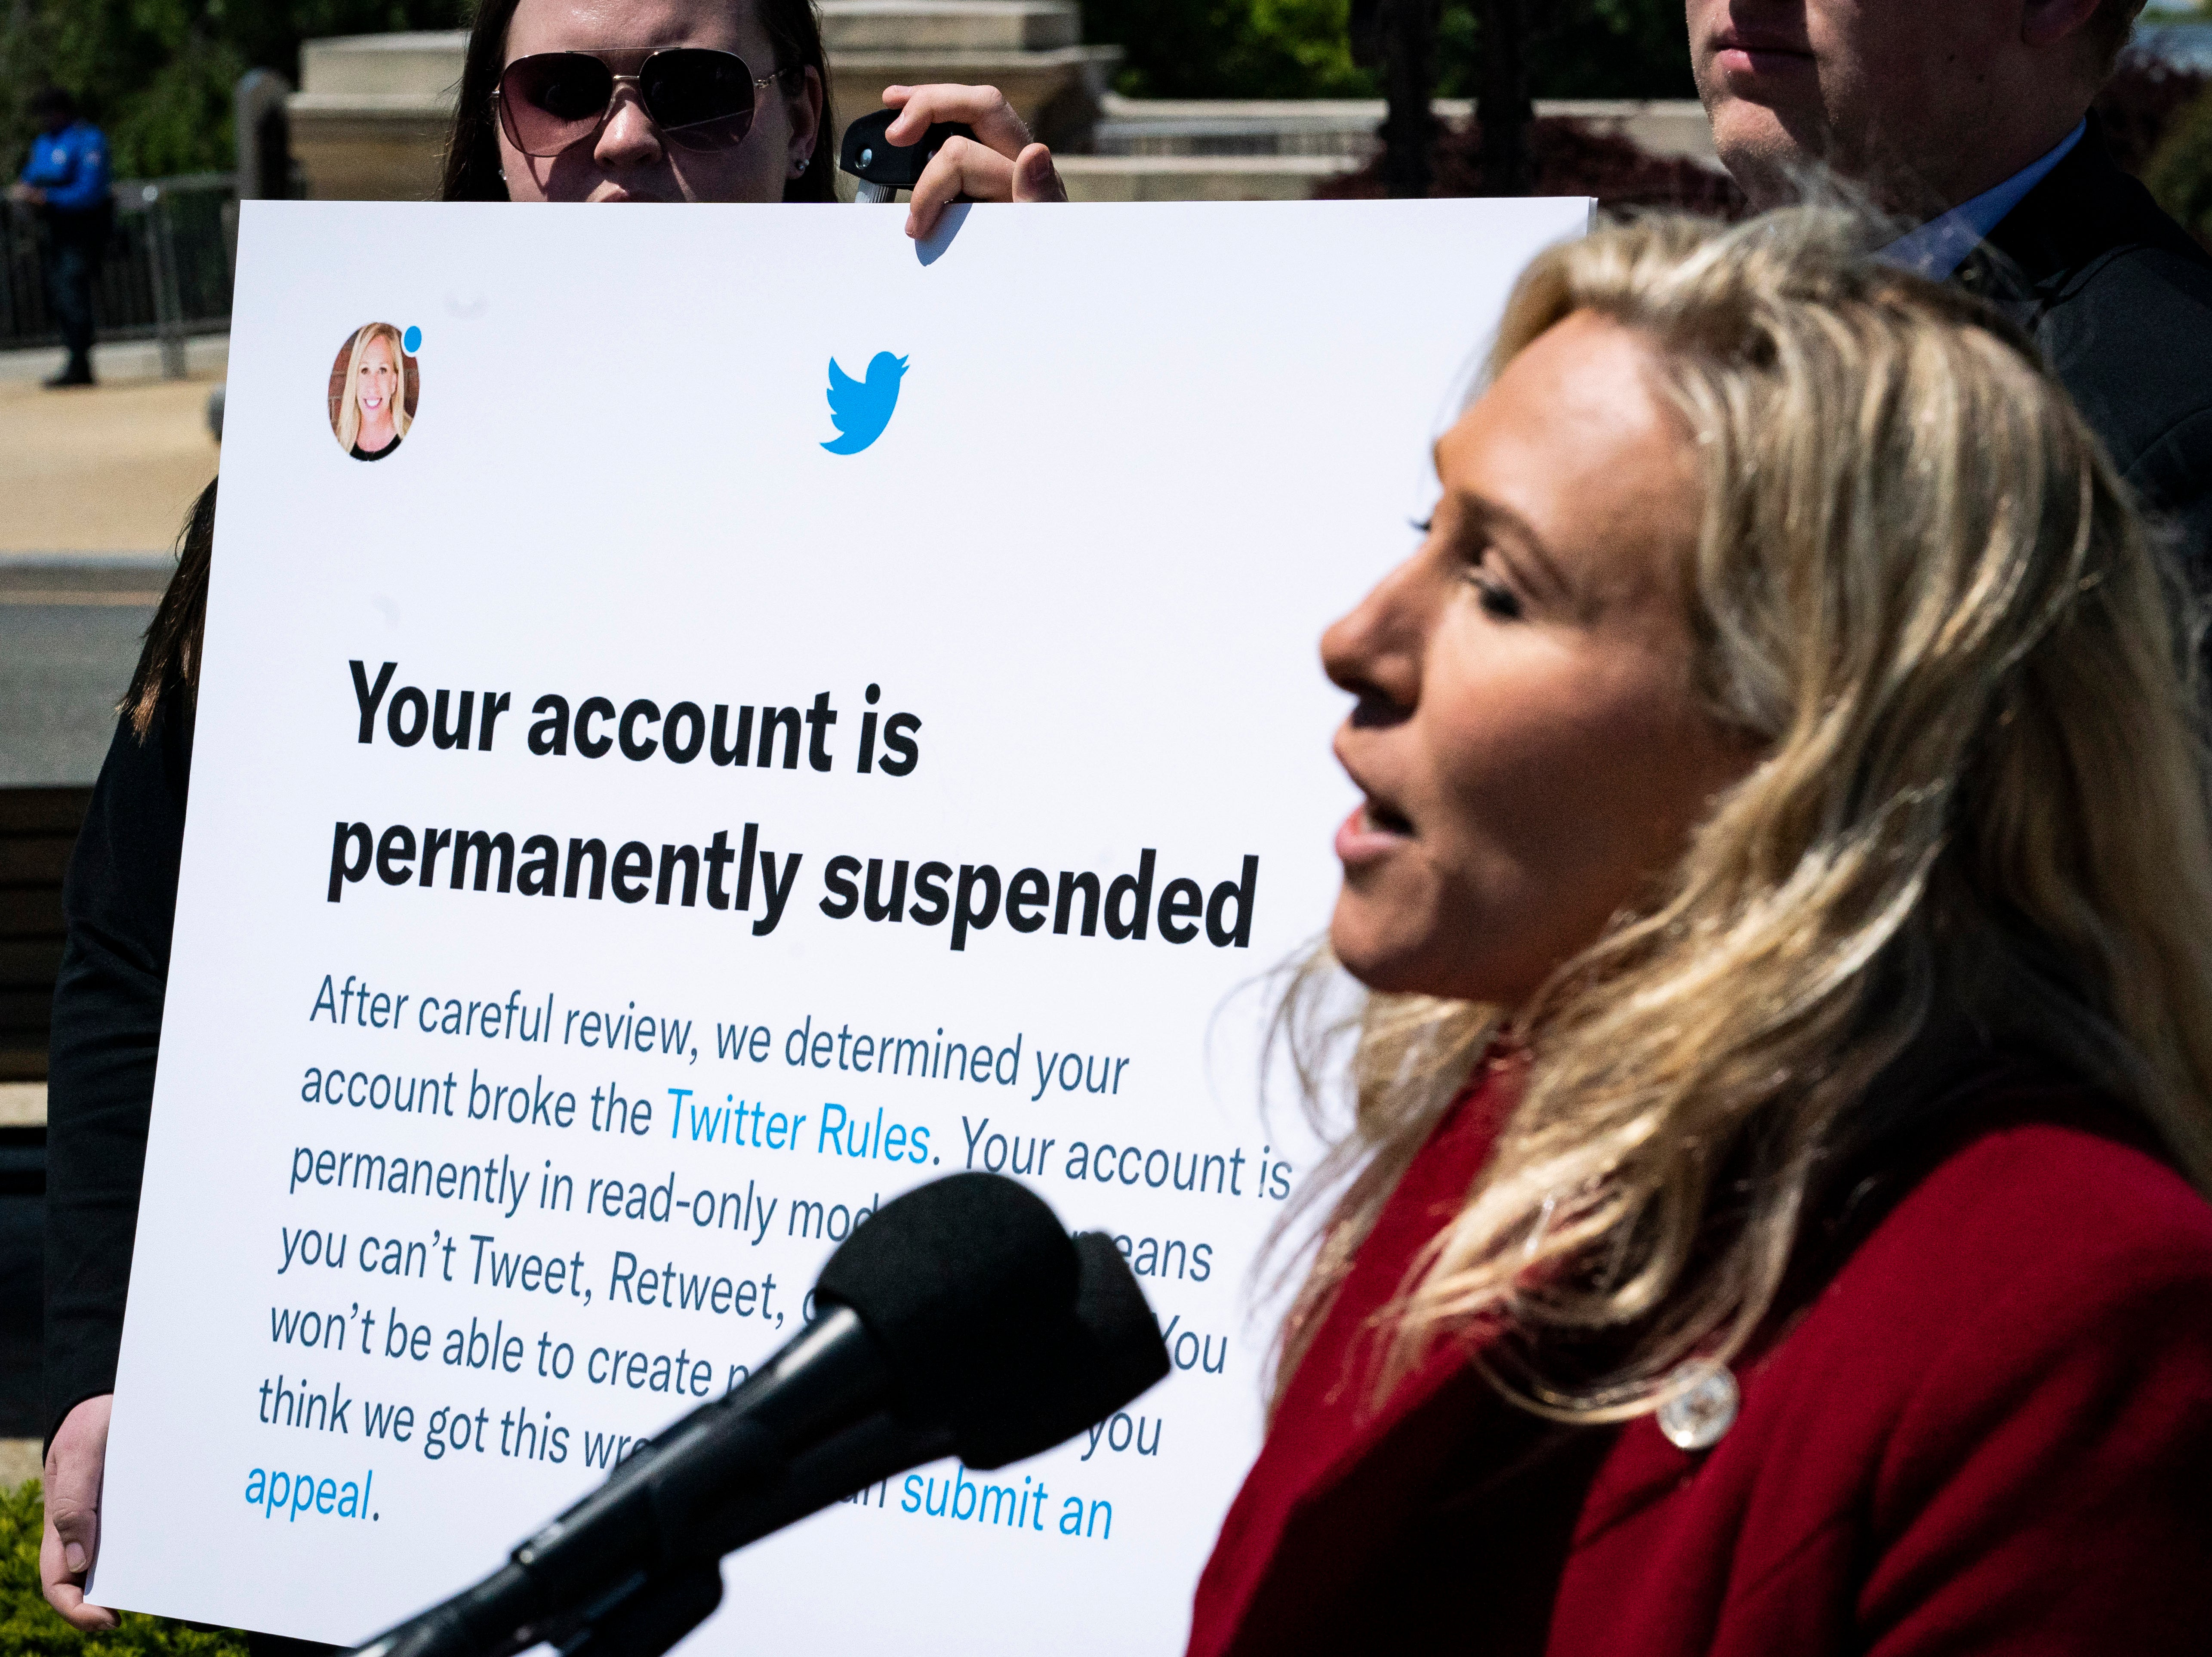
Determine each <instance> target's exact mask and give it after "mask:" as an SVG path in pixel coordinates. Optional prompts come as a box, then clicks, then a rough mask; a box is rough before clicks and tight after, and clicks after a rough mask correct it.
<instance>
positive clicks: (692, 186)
mask: <svg viewBox="0 0 2212 1657" xmlns="http://www.w3.org/2000/svg"><path fill="white" fill-rule="evenodd" d="M828 88H829V75H828V70H827V66H826V65H825V64H824V62H823V50H822V32H821V28H820V26H819V24H818V23H817V20H816V18H815V15H814V8H813V5H812V0H489V3H487V4H486V5H485V6H484V7H483V9H482V10H481V11H480V12H478V14H477V23H476V27H475V29H474V30H473V32H472V33H471V35H470V37H469V51H468V58H467V61H466V64H465V66H464V67H463V69H462V71H461V96H460V104H459V112H458V113H457V114H456V116H455V118H454V121H453V137H452V139H451V141H450V143H448V144H447V150H446V174H445V180H444V185H443V187H442V188H441V191H440V194H441V196H442V197H443V198H444V199H446V200H447V201H817V202H827V201H835V200H836V157H835V156H834V155H831V154H830V137H831V135H832V134H833V133H834V131H836V122H835V121H834V120H833V119H831V115H830V111H829V90H828ZM884 102H885V103H887V104H890V105H892V106H894V107H897V108H898V109H899V110H900V112H901V113H900V115H899V119H897V121H896V122H895V123H893V125H892V127H891V131H890V138H891V141H892V142H893V143H912V142H914V141H915V140H916V139H918V138H920V137H921V135H922V134H923V133H925V132H927V131H928V130H929V128H930V126H931V125H933V124H934V123H936V122H939V121H964V122H966V123H968V125H969V126H971V127H972V128H973V129H974V130H975V142H973V143H970V142H969V141H968V140H966V139H960V138H956V139H954V140H953V141H952V142H951V143H948V144H947V145H945V148H944V149H941V150H939V152H938V154H937V155H936V157H935V158H934V159H933V161H931V163H930V165H929V167H928V168H927V171H926V172H925V173H924V174H923V175H922V178H921V182H920V184H919V185H917V186H916V187H915V191H914V193H913V200H912V204H911V206H910V208H909V210H908V232H909V234H912V235H927V234H928V233H929V230H930V228H932V227H933V225H934V224H935V222H936V220H937V216H938V215H939V213H940V212H942V211H943V210H944V209H945V205H946V204H948V203H950V202H952V201H954V200H957V199H958V198H962V197H965V198H969V199H970V200H975V201H1065V200H1066V198H1067V194H1066V191H1065V190H1064V189H1063V188H1062V187H1061V186H1060V176H1059V174H1057V173H1055V172H1054V170H1053V165H1052V155H1051V152H1050V151H1048V149H1046V148H1045V146H1044V145H1042V144H1041V143H1031V142H1030V135H1029V131H1028V130H1027V129H1026V128H1025V127H1024V125H1022V121H1021V119H1020V118H1019V117H1018V116H1017V115H1016V114H1015V113H1014V112H1013V110H1012V107H1009V106H1008V104H1007V102H1006V100H1005V99H1004V98H1003V97H1001V96H1000V94H998V92H997V91H995V90H994V88H990V87H963V86H928V87H920V88H908V87H896V86H895V87H891V88H887V89H886V90H885V92H884Z"/></svg>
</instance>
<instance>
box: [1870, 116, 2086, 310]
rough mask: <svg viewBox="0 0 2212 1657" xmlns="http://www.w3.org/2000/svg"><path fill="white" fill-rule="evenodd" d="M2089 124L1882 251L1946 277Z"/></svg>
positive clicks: (1937, 276) (2077, 140) (1892, 258)
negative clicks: (2049, 151) (2007, 176)
mask: <svg viewBox="0 0 2212 1657" xmlns="http://www.w3.org/2000/svg"><path fill="white" fill-rule="evenodd" d="M2088 130H2089V123H2088V122H2087V120H2081V121H2077V122H2076V123H2075V126H2074V130H2073V131H2071V132H2069V133H2068V134H2067V135H2066V136H2065V137H2063V138H2061V139H2060V140H2059V141H2058V143H2057V146H2056V147H2055V148H2054V149H2052V150H2051V153H2050V154H2048V155H2045V156H2044V157H2043V158H2042V159H2041V160H2040V161H2030V162H2029V163H2028V164H2027V166H2026V167H2023V168H2021V170H2020V171H2019V172H2017V173H2015V174H2013V175H2012V176H2011V177H2010V178H2008V179H2007V180H2005V181H2004V182H2003V183H2002V184H2001V185H1998V186H1996V188H1995V189H1993V190H1984V191H1983V192H1982V193H1981V194H1980V195H1978V196H1976V197H1975V198H1973V199H1972V200H1971V201H1962V202H1960V204H1958V205H1957V206H1956V207H1954V208H1953V209H1952V210H1950V211H1949V212H1948V213H1945V214H1942V215H1941V216H1938V217H1936V218H1932V219H1930V220H1929V221H1928V222H1927V223H1925V224H1923V225H1922V226H1921V227H1920V228H1918V229H1917V230H1909V231H1907V232H1906V233H1905V235H1901V236H1899V238H1898V239H1897V240H1896V241H1893V242H1891V243H1890V244H1889V246H1888V247H1885V248H1883V249H1882V250H1881V257H1882V258H1883V259H1886V260H1887V261H1888V262H1889V263H1890V264H1892V265H1903V266H1904V267H1905V269H1906V270H1908V271H1918V272H1919V273H1920V274H1921V275H1922V276H1924V277H1928V278H1929V280H1931V281H1935V282H1944V281H1948V280H1949V278H1950V276H1951V273H1952V272H1953V271H1956V270H1957V269H1958V268H1959V266H1960V263H1961V262H1963V261H1964V260H1965V259H1966V255H1967V254H1969V253H1972V252H1973V251H1974V249H1975V248H1977V247H1979V246H1980V245H1981V244H1982V241H1983V239H1984V237H1986V236H1987V235H1989V234H1990V231H1992V230H1994V229H1996V228H1997V225H1998V224H1999V223H2000V222H2002V220H2003V218H2004V216H2005V215H2006V214H2007V213H2009V212H2011V211H2012V210H2013V209H2014V208H2015V207H2017V206H2019V205H2020V204H2021V198H2022V197H2024V196H2026V195H2027V192H2029V191H2031V190H2033V189H2034V188H2035V186H2037V185H2039V184H2041V183H2042V182H2043V180H2044V176H2045V174H2048V173H2049V172H2050V171H2051V168H2054V167H2056V166H2057V165H2058V163H2059V162H2061V161H2064V160H2065V159H2066V156H2067V152H2069V150H2071V149H2073V148H2074V146H2075V144H2077V143H2081V135H2082V134H2083V133H2084V132H2087V131H2088Z"/></svg>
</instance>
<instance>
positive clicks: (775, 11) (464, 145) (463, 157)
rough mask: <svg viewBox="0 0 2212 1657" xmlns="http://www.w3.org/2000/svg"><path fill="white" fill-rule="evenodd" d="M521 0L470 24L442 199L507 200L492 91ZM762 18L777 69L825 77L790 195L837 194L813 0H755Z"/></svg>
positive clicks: (481, 10) (482, 8)
mask: <svg viewBox="0 0 2212 1657" xmlns="http://www.w3.org/2000/svg"><path fill="white" fill-rule="evenodd" d="M755 3H756V4H757V5H758V6H759V7H760V16H761V22H762V24H763V27H766V28H767V30H768V38H769V42H770V43H771V44H772V45H773V46H775V71H776V72H777V73H780V74H787V73H790V72H792V71H793V70H802V69H811V70H813V71H814V72H815V74H816V75H817V76H820V78H821V82H822V125H821V129H820V131H819V132H818V133H817V141H816V143H815V145H814V151H813V153H812V154H811V155H809V156H808V157H807V161H806V170H805V172H804V173H801V174H799V176H798V177H797V178H795V179H787V180H785V182H784V186H783V198H784V199H785V200H786V201H835V200H836V199H837V183H836V176H837V175H836V164H837V163H836V157H835V156H834V155H831V154H830V153H829V150H830V143H829V140H830V137H832V135H833V134H835V133H836V130H837V123H836V120H835V119H832V118H831V115H830V113H829V62H828V60H827V58H825V57H824V55H823V50H822V20H821V19H820V18H819V17H817V15H815V12H814V0H755ZM518 4H520V0H482V3H481V4H479V5H478V6H477V12H476V16H475V19H474V20H473V21H471V24H470V25H469V52H468V57H467V58H466V59H465V61H464V62H463V64H462V66H461V96H460V102H459V106H458V107H456V108H455V109H454V111H453V133H452V135H451V136H450V137H448V138H447V140H446V171H445V177H444V179H443V180H442V181H441V184H440V186H439V189H438V199H439V200H441V201H505V200H506V199H507V181H506V180H504V179H503V178H501V176H500V168H499V131H498V119H499V118H498V117H497V116H496V115H495V114H494V113H492V102H491V94H492V90H493V88H495V87H496V86H498V84H499V76H500V71H501V70H503V69H505V68H506V67H507V24H508V22H509V21H512V20H513V16H514V9H515V7H516V6H517V5H518Z"/></svg>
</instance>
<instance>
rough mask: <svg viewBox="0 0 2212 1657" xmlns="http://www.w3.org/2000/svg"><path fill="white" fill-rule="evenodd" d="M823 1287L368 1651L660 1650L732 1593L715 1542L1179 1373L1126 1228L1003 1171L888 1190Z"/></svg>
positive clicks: (1044, 1442)
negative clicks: (775, 1344)
mask: <svg viewBox="0 0 2212 1657" xmlns="http://www.w3.org/2000/svg"><path fill="white" fill-rule="evenodd" d="M814 1298H815V1305H816V1307H817V1313H818V1315H817V1318H816V1319H815V1321H814V1322H813V1323H811V1324H810V1325H808V1326H807V1327H806V1328H805V1330H803V1331H800V1332H799V1334H798V1335H797V1336H795V1337H793V1339H792V1340H791V1341H789V1342H788V1343H786V1344H785V1345H784V1346H783V1347H782V1348H781V1349H780V1350H779V1351H778V1352H777V1353H776V1354H775V1356H774V1357H772V1358H770V1359H769V1362H767V1363H766V1364H765V1365H764V1366H763V1368H761V1369H760V1370H759V1371H757V1373H756V1374H753V1375H751V1376H750V1378H748V1379H747V1380H746V1381H745V1382H744V1385H743V1386H739V1387H738V1388H737V1389H736V1390H735V1391H734V1392H731V1393H730V1394H728V1395H727V1396H726V1397H725V1398H720V1399H717V1400H716V1401H714V1403H711V1404H702V1405H701V1406H700V1407H699V1408H697V1409H696V1410H692V1411H691V1412H690V1414H689V1415H687V1416H684V1417H683V1419H681V1420H680V1421H678V1422H675V1423H674V1424H673V1425H672V1426H671V1427H669V1428H668V1429H666V1430H665V1431H664V1432H662V1433H661V1434H660V1435H658V1436H657V1437H655V1438H653V1439H652V1440H650V1441H646V1442H645V1443H644V1444H642V1445H641V1446H640V1447H638V1448H637V1449H636V1450H635V1451H633V1452H632V1453H630V1455H629V1456H628V1457H627V1458H626V1459H624V1460H623V1462H622V1464H621V1465H619V1466H617V1468H616V1469H615V1470H614V1471H613V1472H611V1474H610V1475H609V1476H608V1477H607V1480H606V1482H605V1483H604V1484H602V1485H600V1486H599V1489H596V1490H594V1491H592V1493H591V1494H590V1495H589V1496H586V1497H585V1498H584V1499H583V1500H582V1501H580V1502H577V1503H575V1504H574V1506H573V1507H571V1508H568V1510H567V1511H566V1512H564V1513H562V1514H560V1515H559V1516H558V1517H556V1519H554V1520H552V1521H551V1522H550V1523H549V1524H547V1525H545V1526H543V1527H542V1528H541V1529H539V1530H538V1532H537V1533H536V1534H534V1535H532V1537H531V1538H529V1539H528V1540H526V1542H524V1543H523V1544H521V1545H520V1547H518V1548H516V1549H515V1550H514V1551H513V1554H512V1555H511V1556H510V1557H509V1560H508V1563H507V1564H506V1565H504V1566H502V1567H501V1569H498V1570H496V1571H495V1572H493V1573H492V1574H491V1575H489V1576H487V1577H486V1578H484V1579H483V1581H481V1582H478V1583H477V1584H476V1585H475V1586H474V1587H470V1588H467V1589H465V1590H464V1591H463V1592H462V1593H459V1594H456V1595H454V1596H453V1598H452V1599H448V1600H447V1601H445V1602H444V1603H443V1604H442V1605H437V1606H435V1607H433V1608H432V1609H431V1610H429V1611H425V1612H423V1613H422V1614H421V1615H420V1616H417V1617H414V1618H412V1619H410V1621H408V1622H406V1623H402V1624H400V1625H399V1626H398V1628H395V1629H393V1630H390V1631H389V1632H388V1633H386V1634H385V1635H383V1636H380V1637H379V1638H378V1639H376V1640H375V1641H374V1642H371V1643H370V1644H369V1645H368V1646H366V1647H364V1648H362V1654H363V1657H500V1654H506V1653H510V1652H514V1651H520V1650H522V1649H524V1648H526V1647H528V1646H531V1645H534V1644H537V1643H538V1642H540V1641H551V1642H553V1643H555V1644H556V1645H557V1646H559V1647H560V1648H562V1650H563V1651H564V1652H570V1653H574V1654H576V1657H586V1654H607V1657H612V1654H616V1653H620V1654H624V1657H648V1654H651V1653H656V1652H659V1651H664V1650H665V1649H666V1648H668V1647H669V1646H670V1645H672V1644H673V1643H674V1642H676V1641H677V1640H678V1639H680V1638H682V1637H683V1636H684V1634H686V1633H688V1632H690V1630H691V1629H692V1628H693V1627H696V1625H697V1623H700V1622H701V1621H703V1620H704V1619H705V1617H707V1616H708V1614H709V1613H710V1612H711V1611H713V1610H714V1606H715V1605H717V1604H719V1603H720V1599H721V1579H720V1571H719V1569H718V1568H717V1564H716V1562H717V1561H719V1560H720V1557H721V1556H722V1555H724V1554H726V1553H728V1552H730V1551H731V1550H733V1549H736V1548H740V1547H743V1546H744V1545H745V1544H747V1543H749V1542H752V1541H756V1540H757V1539H758V1538H761V1537H763V1536H765V1535H768V1534H769V1532H773V1531H775V1530H778V1529H780V1528H781V1527H782V1526H786V1525H788V1524H791V1523H793V1522H794V1521H795V1520H799V1519H801V1518H804V1517H805V1516H806V1515H807V1514H811V1513H813V1512H816V1511H817V1510H818V1509H819V1508H823V1507H825V1506H827V1505H828V1504H829V1503H830V1502H836V1501H838V1500H840V1499H842V1497H845V1496H849V1495H851V1494H852V1493H853V1492H854V1490H857V1489H863V1488H865V1487H866V1486H867V1485H870V1484H872V1483H877V1482H878V1480H880V1479H883V1478H886V1477H890V1475H892V1474H893V1473H896V1472H901V1471H904V1470H905V1469H907V1468H908V1467H914V1466H919V1465H921V1464H922V1463H924V1462H927V1461H933V1460H936V1459H939V1457H941V1456H945V1455H947V1454H957V1455H958V1456H959V1457H960V1458H961V1459H962V1460H963V1461H964V1462H966V1463H967V1464H968V1465H969V1466H971V1467H974V1468H976V1469H978V1470H979V1471H987V1470H988V1469H991V1468H994V1467H1000V1466H1003V1465H1006V1463H1008V1462H1010V1461H1015V1460H1018V1459H1022V1458H1024V1457H1026V1456H1030V1455H1035V1454H1036V1453H1038V1452H1040V1451H1042V1450H1047V1449H1049V1448H1051V1447H1053V1446H1054V1445H1055V1444H1058V1443H1060V1442H1061V1441H1064V1440H1066V1439H1067V1438H1069V1437H1072V1436H1073V1435H1075V1434H1076V1433H1078V1432H1079V1431H1081V1430H1082V1429H1084V1428H1085V1427H1087V1426H1089V1425H1090V1424H1091V1423H1092V1422H1096V1421H1098V1420H1100V1419H1102V1418H1103V1417H1104V1416H1108V1415H1110V1414H1112V1413H1113V1411H1115V1410H1117V1409H1119V1408H1121V1405H1123V1404H1127V1402H1129V1400H1131V1399H1132V1398H1135V1397H1136V1396H1137V1395H1138V1394H1139V1393H1140V1392H1144V1391H1145V1390H1146V1388H1147V1387H1149V1386H1152V1384H1153V1383H1154V1382H1156V1381H1158V1380H1160V1379H1161V1378H1162V1377H1163V1376H1164V1375H1165V1374H1167V1373H1168V1368H1169V1366H1168V1355H1167V1348H1166V1345H1165V1343H1164V1342H1163V1341H1162V1340H1161V1338H1160V1333H1159V1326H1158V1321H1157V1319H1154V1318H1153V1316H1152V1311H1151V1308H1150V1307H1148V1306H1147V1305H1146V1301H1145V1297H1144V1292H1143V1291H1142V1290H1141V1289H1140V1288H1139V1287H1138V1286H1137V1282H1136V1279H1135V1277H1134V1276H1133V1275H1132V1274H1131V1272H1130V1270H1129V1268H1128V1265H1127V1263H1126V1262H1125V1261H1124V1260H1123V1259H1122V1258H1121V1252H1120V1251H1119V1250H1118V1249H1117V1248H1115V1246H1114V1242H1113V1240H1112V1239H1111V1238H1109V1237H1108V1236H1106V1235H1105V1234H1103V1233H1095V1232H1094V1233H1086V1234H1083V1235H1081V1236H1079V1237H1076V1238H1073V1239H1071V1238H1070V1237H1069V1236H1068V1235H1067V1234H1066V1232H1064V1231H1063V1230H1061V1229H1060V1221H1059V1220H1058V1219H1057V1218H1056V1217H1055V1216H1054V1214H1053V1212H1052V1209H1050V1208H1049V1207H1048V1205H1047V1204H1046V1203H1044V1202H1043V1200H1042V1198H1040V1197H1036V1195H1035V1194H1034V1193H1032V1192H1031V1191H1029V1190H1028V1189H1027V1188H1026V1187H1024V1186H1023V1185H1018V1184H1017V1183H1016V1182H1014V1181H1013V1180H1011V1179H1003V1178H1001V1177H1000V1176H997V1175H994V1174H985V1173H958V1174H953V1175H951V1176H949V1177H947V1178H945V1179H939V1180H935V1181H933V1182H932V1183H930V1184H928V1185H921V1186H918V1187H916V1188H915V1190H913V1191H908V1192H907V1193H906V1194H905V1195H904V1196H902V1197H898V1198H896V1200H895V1201H893V1202H891V1203H886V1204H885V1205H884V1208H883V1209H881V1210H880V1211H879V1212H878V1214H877V1215H875V1217H874V1218H872V1220H870V1221H868V1222H867V1223H866V1225H864V1226H862V1227H861V1228H860V1229H859V1230H857V1231H855V1232H854V1234H852V1236H851V1237H849V1238H848V1239H847V1240H846V1241H845V1242H844V1244H843V1245H842V1246H841V1247H840V1248H839V1249H838V1250H837V1252H836V1253H835V1254H833V1255H832V1256H831V1257H830V1258H829V1263H828V1264H826V1265H824V1266H823V1270H822V1275H821V1276H820V1277H819V1278H818V1279H817V1282H816V1285H815V1292H814Z"/></svg>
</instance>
